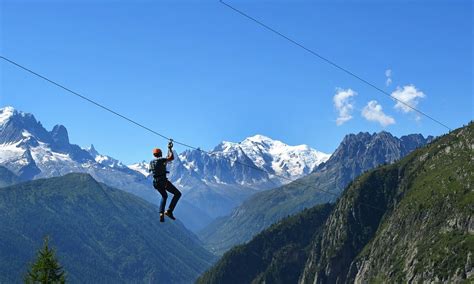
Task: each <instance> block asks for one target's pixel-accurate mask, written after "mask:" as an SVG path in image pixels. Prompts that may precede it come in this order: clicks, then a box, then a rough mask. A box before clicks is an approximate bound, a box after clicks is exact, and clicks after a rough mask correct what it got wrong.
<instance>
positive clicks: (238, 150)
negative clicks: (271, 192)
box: [0, 107, 329, 231]
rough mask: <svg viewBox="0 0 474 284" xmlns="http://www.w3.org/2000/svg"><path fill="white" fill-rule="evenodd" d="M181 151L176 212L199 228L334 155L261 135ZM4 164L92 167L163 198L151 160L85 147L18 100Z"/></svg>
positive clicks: (7, 112)
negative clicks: (127, 161) (131, 160)
mask: <svg viewBox="0 0 474 284" xmlns="http://www.w3.org/2000/svg"><path fill="white" fill-rule="evenodd" d="M147 153H148V151H147ZM176 156H177V159H175V161H173V163H172V164H171V166H170V168H169V170H170V172H171V174H170V175H169V178H170V180H171V181H172V182H173V183H175V184H176V185H177V186H178V187H179V188H180V189H181V190H182V192H183V196H184V197H183V198H182V200H181V201H180V204H179V207H178V209H177V214H178V216H181V219H182V220H183V222H184V223H185V225H186V226H187V227H188V228H190V229H192V230H194V231H196V230H198V229H201V228H203V227H204V226H205V225H207V224H208V223H210V222H211V221H212V220H213V219H215V218H216V217H218V216H223V215H226V214H228V213H230V212H231V210H232V209H233V208H235V207H236V206H238V205H239V204H240V203H241V202H242V201H243V200H245V199H246V198H248V197H249V196H251V195H252V194H254V193H256V192H259V191H262V190H266V189H269V188H273V187H277V186H280V185H282V184H284V183H287V182H289V181H291V180H294V179H297V178H300V177H301V176H304V175H306V174H308V173H310V172H311V171H313V170H314V169H315V168H316V167H317V166H318V165H319V164H320V163H321V162H324V161H325V160H327V159H328V158H329V155H328V154H325V153H322V152H319V151H316V150H314V149H311V148H310V147H308V146H306V145H300V146H288V145H286V144H284V143H282V142H280V141H275V140H272V139H270V138H268V137H265V136H261V135H256V136H253V137H250V138H247V139H245V140H244V141H242V142H241V143H232V142H222V143H221V144H219V145H218V146H217V147H216V148H215V149H214V150H213V151H211V152H209V153H207V152H204V151H199V150H192V151H185V152H183V153H181V154H179V155H176ZM242 164H246V165H249V166H251V167H255V168H259V169H262V170H264V171H257V170H255V169H251V168H249V167H247V166H243V165H242ZM0 166H4V167H5V168H7V169H9V170H11V171H12V172H13V173H14V174H15V175H16V176H17V177H18V178H19V179H20V180H23V181H25V180H31V179H38V178H47V177H55V176H61V175H64V174H67V173H72V172H83V173H88V174H90V175H91V176H93V177H94V178H95V179H96V180H98V181H99V182H103V183H105V184H107V185H110V186H112V187H115V188H118V189H121V190H124V191H127V192H130V193H132V194H134V195H137V196H139V197H141V198H143V199H145V200H147V201H149V202H152V203H154V204H158V203H159V199H160V196H159V194H157V193H156V192H155V190H153V187H152V184H151V179H150V177H148V176H147V173H148V169H147V167H148V163H147V162H142V163H137V164H135V165H131V166H126V165H124V164H123V163H121V162H120V161H118V160H117V159H114V158H112V157H110V156H107V155H103V154H100V153H99V152H98V151H97V150H96V149H95V147H94V146H93V145H91V146H90V147H88V148H85V149H83V148H81V147H79V146H77V145H74V144H71V143H70V141H69V136H68V131H67V129H66V128H65V127H64V126H62V125H56V126H54V127H53V129H52V130H51V131H47V130H46V129H45V128H44V127H43V126H42V124H41V123H40V122H39V121H37V120H36V118H35V117H34V116H33V115H32V114H28V113H24V112H21V111H17V110H15V109H14V108H12V107H4V108H1V109H0ZM267 172H268V173H267Z"/></svg>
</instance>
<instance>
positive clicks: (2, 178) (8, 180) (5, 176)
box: [0, 166, 20, 187]
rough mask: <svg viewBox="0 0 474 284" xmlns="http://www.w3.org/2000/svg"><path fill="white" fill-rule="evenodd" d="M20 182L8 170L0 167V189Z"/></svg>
mask: <svg viewBox="0 0 474 284" xmlns="http://www.w3.org/2000/svg"><path fill="white" fill-rule="evenodd" d="M18 182H20V179H19V178H18V177H17V176H16V175H15V174H14V173H13V172H12V171H10V170H9V169H7V168H5V167H3V166H0V187H4V186H9V185H12V184H15V183H18Z"/></svg>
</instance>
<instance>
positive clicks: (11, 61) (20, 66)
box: [0, 55, 385, 212]
mask: <svg viewBox="0 0 474 284" xmlns="http://www.w3.org/2000/svg"><path fill="white" fill-rule="evenodd" d="M0 59H3V60H4V61H6V62H8V63H10V64H12V65H14V66H16V67H18V68H20V69H22V70H24V71H26V72H28V73H30V74H33V75H35V76H36V77H38V78H40V79H42V80H45V81H46V82H48V83H50V84H53V85H55V86H57V87H59V88H61V89H63V90H65V91H66V92H68V93H69V94H72V95H74V96H77V97H79V98H81V99H82V100H85V101H87V102H89V103H91V104H93V105H95V106H96V107H99V108H101V109H103V110H105V111H107V112H110V113H112V114H113V115H115V116H117V117H120V118H122V119H124V120H126V121H128V122H130V123H132V124H134V125H136V126H138V127H140V128H142V129H144V130H146V131H149V132H150V133H153V134H155V135H157V136H159V137H161V138H163V139H165V140H168V141H169V140H172V141H173V143H176V144H179V145H181V146H184V147H187V148H190V149H193V150H196V151H199V152H202V153H206V154H208V155H216V154H218V153H212V152H209V151H206V150H202V149H201V148H199V147H195V146H192V145H189V144H186V143H183V142H179V141H177V140H174V139H171V138H170V137H168V136H166V135H163V134H161V133H159V132H157V131H155V130H153V129H151V128H149V127H147V126H145V125H143V124H141V123H139V122H137V121H135V120H133V119H131V118H129V117H127V116H125V115H123V114H120V113H119V112H117V111H114V110H112V109H111V108H109V107H107V106H105V105H103V104H100V103H98V102H96V101H94V100H92V99H91V98H89V97H86V96H84V95H81V94H79V93H78V92H76V91H73V90H72V89H70V88H68V87H66V86H64V85H62V84H60V83H58V82H56V81H54V80H51V79H49V78H48V77H46V76H44V75H41V74H39V73H38V72H35V71H33V70H31V69H30V68H27V67H25V66H23V65H21V64H19V63H17V62H15V61H13V60H11V59H9V58H6V57H5V56H2V55H0ZM223 158H224V159H227V160H229V161H230V162H231V164H232V163H235V164H239V165H241V166H244V167H248V168H250V169H253V170H256V171H260V172H263V173H266V174H268V175H269V179H268V181H270V182H272V183H273V181H272V180H271V179H270V177H271V176H274V177H278V178H281V179H285V180H288V181H290V183H293V184H297V185H300V186H302V187H305V188H313V189H315V190H316V191H319V192H321V193H326V194H329V195H332V196H334V197H336V198H338V197H339V196H340V195H339V194H337V193H334V192H332V191H328V190H324V189H321V188H317V187H315V186H312V185H310V184H304V183H302V182H300V181H298V180H292V179H291V178H289V177H286V176H283V175H279V174H276V173H271V172H269V171H267V170H265V169H262V168H259V167H257V166H254V165H250V164H246V163H243V162H240V161H238V160H235V161H234V160H232V159H230V158H227V157H223ZM360 204H363V205H365V206H367V207H370V208H372V209H375V210H378V211H381V212H384V211H385V210H382V209H380V208H377V207H375V206H373V205H370V204H366V203H362V202H360Z"/></svg>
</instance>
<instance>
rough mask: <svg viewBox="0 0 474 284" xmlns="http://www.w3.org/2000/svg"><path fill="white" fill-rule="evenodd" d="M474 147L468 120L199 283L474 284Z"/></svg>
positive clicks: (231, 256)
mask: <svg viewBox="0 0 474 284" xmlns="http://www.w3.org/2000/svg"><path fill="white" fill-rule="evenodd" d="M473 145H474V124H473V123H470V124H469V125H468V126H465V127H463V128H460V129H457V130H455V131H453V132H450V133H449V134H446V135H444V136H442V137H439V138H437V139H436V140H435V141H433V142H432V143H429V144H428V145H426V146H424V147H422V148H420V149H417V150H414V151H413V152H412V153H411V154H409V155H408V156H407V157H405V158H403V159H401V160H399V161H396V162H394V163H392V164H389V165H382V166H379V167H377V168H376V169H374V170H371V171H368V172H366V173H363V174H362V175H361V176H360V177H358V178H356V179H355V180H354V181H353V182H351V183H350V184H349V185H348V186H347V187H346V189H345V190H344V192H343V193H342V195H341V196H340V198H338V200H337V201H336V202H335V203H333V204H324V205H317V206H315V207H313V208H311V209H306V210H304V211H303V212H301V213H299V214H297V215H294V216H291V217H289V218H286V219H284V220H282V221H281V222H279V223H277V224H274V225H272V226H271V227H270V228H268V229H266V230H264V231H263V232H261V233H260V234H258V235H257V236H256V237H255V238H253V239H252V240H251V241H249V242H248V243H247V244H244V245H240V246H236V247H235V248H233V249H231V250H230V251H228V252H227V253H225V254H224V256H223V257H222V258H221V259H220V260H219V262H218V263H217V264H216V265H215V266H214V267H213V268H212V269H210V270H209V271H207V272H206V273H205V274H204V275H202V276H201V277H200V278H199V279H198V281H197V283H207V284H212V283H472V281H473V280H474V265H473V260H472V259H473V251H474V220H473V212H474V191H473V189H472V184H473V182H474V174H473V173H474V162H473V159H472V153H473V150H474V146H473ZM328 163H329V161H328Z"/></svg>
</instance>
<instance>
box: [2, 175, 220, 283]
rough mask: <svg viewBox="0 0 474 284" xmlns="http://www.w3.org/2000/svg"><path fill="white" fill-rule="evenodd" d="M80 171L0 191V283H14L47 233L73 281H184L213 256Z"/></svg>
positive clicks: (147, 208) (151, 210) (150, 210)
mask: <svg viewBox="0 0 474 284" xmlns="http://www.w3.org/2000/svg"><path fill="white" fill-rule="evenodd" d="M158 215H159V213H158V210H157V208H156V207H155V206H153V205H151V204H149V203H147V202H146V201H143V200H142V199H140V198H138V197H135V196H133V195H131V194H128V193H125V192H123V191H121V190H117V189H113V188H110V187H108V186H106V185H104V184H101V183H98V182H96V181H95V180H94V179H93V178H92V177H91V176H89V175H87V174H69V175H66V176H63V177H58V178H50V179H40V180H35V181H31V182H26V183H22V184H18V185H14V186H10V187H5V188H1V189H0V223H1V226H0V240H1V242H0V282H2V283H18V282H22V279H23V276H24V273H25V272H26V270H27V267H28V264H29V262H31V261H33V259H34V256H35V252H36V251H37V250H38V248H39V247H40V245H41V243H42V240H43V237H44V236H45V235H49V236H50V237H51V245H52V246H54V247H56V248H57V256H58V259H59V261H60V262H61V264H62V265H63V266H64V268H65V270H66V271H67V273H68V280H69V281H71V282H73V283H131V282H134V283H138V282H151V283H185V282H187V283H189V282H192V281H193V279H195V278H196V277H197V276H198V275H199V274H200V273H201V272H202V271H204V270H205V269H206V268H207V267H208V266H209V265H210V264H211V262H212V261H213V256H212V255H211V254H209V253H208V252H207V251H206V250H205V249H204V248H203V247H202V246H201V244H200V242H199V241H198V240H197V238H196V237H195V236H194V235H193V234H191V233H189V232H188V231H187V230H186V229H185V228H184V226H183V225H182V224H181V223H179V222H174V223H173V222H171V221H169V220H167V221H168V222H166V223H164V224H160V223H159V220H158Z"/></svg>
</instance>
